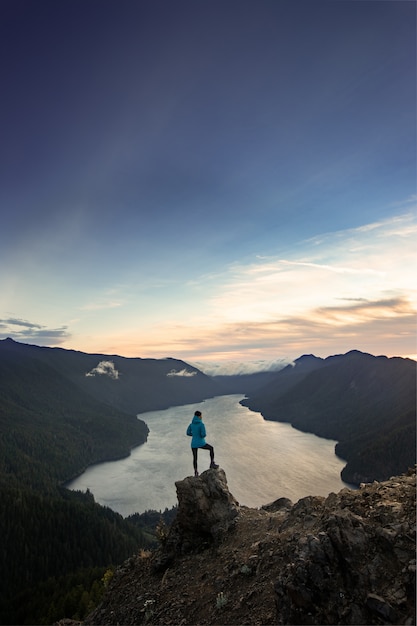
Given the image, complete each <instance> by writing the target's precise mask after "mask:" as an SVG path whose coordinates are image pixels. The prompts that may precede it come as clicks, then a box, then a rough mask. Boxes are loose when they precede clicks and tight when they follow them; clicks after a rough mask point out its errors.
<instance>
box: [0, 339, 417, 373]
mask: <svg viewBox="0 0 417 626" xmlns="http://www.w3.org/2000/svg"><path fill="white" fill-rule="evenodd" d="M7 340H9V341H13V342H14V343H19V344H21V345H28V346H31V347H38V348H59V349H62V350H69V351H70V350H74V348H63V347H62V346H45V345H44V346H38V345H36V344H27V343H23V342H21V341H18V340H16V339H14V338H13V337H6V338H5V339H0V341H7ZM76 352H81V353H84V354H90V355H91V354H92V355H97V356H102V357H107V358H108V359H111V358H112V357H119V358H126V359H143V360H146V359H154V358H157V360H162V361H163V360H169V359H177V360H179V361H183V362H184V363H185V364H186V365H189V366H191V367H193V368H195V369H198V370H200V371H201V372H202V373H203V374H206V375H207V376H239V375H247V374H257V373H265V372H279V371H280V370H281V369H284V368H285V367H286V366H287V365H292V364H294V362H295V361H296V360H297V359H300V358H302V357H305V356H313V357H316V358H321V359H326V358H329V357H333V356H338V355H339V354H340V353H335V354H328V355H326V356H318V355H315V354H310V353H305V352H304V353H302V354H299V355H298V356H297V357H296V358H295V359H288V358H285V357H281V358H279V357H277V358H276V359H273V360H266V359H264V360H257V361H213V360H211V361H193V360H190V361H186V360H185V359H181V357H172V356H165V357H146V356H125V355H123V354H105V353H102V352H96V351H93V352H84V351H83V350H76ZM349 352H362V353H363V351H362V350H357V349H356V348H352V349H350V350H347V351H346V353H342V354H348V353H349ZM366 354H370V355H371V356H374V357H385V358H387V359H390V358H404V359H410V360H413V361H417V359H416V358H415V357H412V356H406V357H403V356H399V355H391V356H389V355H386V354H371V353H366ZM101 365H103V367H102V368H100V366H101ZM93 372H94V373H96V374H102V375H108V376H110V377H115V378H118V375H119V372H118V371H117V370H115V368H114V363H112V362H111V361H105V362H99V363H98V364H97V366H96V367H95V368H94V370H93V371H92V372H86V376H91V375H93ZM175 375H177V376H181V375H183V376H187V375H190V373H189V372H188V371H184V372H176V373H175Z"/></svg>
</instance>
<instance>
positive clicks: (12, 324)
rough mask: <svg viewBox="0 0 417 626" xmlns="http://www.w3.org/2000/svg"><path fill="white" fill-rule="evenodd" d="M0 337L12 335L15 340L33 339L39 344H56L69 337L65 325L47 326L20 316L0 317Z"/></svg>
mask: <svg viewBox="0 0 417 626" xmlns="http://www.w3.org/2000/svg"><path fill="white" fill-rule="evenodd" d="M0 337H1V338H2V339H5V338H6V337H12V338H13V339H16V340H17V341H33V342H35V343H39V344H40V345H57V344H60V343H63V341H64V340H67V339H69V338H70V337H71V334H70V333H69V332H68V327H67V326H61V327H60V328H48V327H47V326H43V325H42V324H37V323H34V322H30V321H28V320H24V319H20V318H14V317H9V318H3V319H0Z"/></svg>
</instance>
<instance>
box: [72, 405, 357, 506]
mask: <svg viewBox="0 0 417 626" xmlns="http://www.w3.org/2000/svg"><path fill="white" fill-rule="evenodd" d="M241 399H242V396H241V395H229V396H218V397H216V398H210V399H209V400H205V401H204V402H201V403H197V404H190V405H185V406H177V407H172V408H169V409H166V410H164V411H152V412H149V413H142V414H140V415H139V416H138V417H140V419H142V420H144V421H145V422H146V423H147V425H148V427H149V430H150V432H149V436H148V441H147V442H146V443H145V444H144V445H141V446H139V447H137V448H135V449H134V450H132V453H131V455H130V456H129V457H128V458H125V459H122V460H120V461H113V462H110V463H100V464H97V465H94V466H92V467H90V468H88V469H87V470H86V471H85V472H84V473H83V474H82V475H81V476H79V477H78V478H76V479H75V480H73V481H72V482H71V483H69V485H68V487H69V488H70V489H73V490H74V489H78V490H81V491H85V490H86V489H87V488H88V489H89V490H90V491H91V492H92V493H93V494H94V497H95V499H96V501H97V502H99V503H100V504H102V505H104V506H108V507H110V508H111V509H113V510H114V511H117V512H119V513H121V514H122V515H124V516H127V515H130V514H132V513H136V512H137V513H143V512H144V511H146V510H148V509H155V510H157V511H159V510H164V509H165V508H166V507H168V508H171V507H172V506H174V505H176V504H177V497H176V490H175V481H177V480H182V479H183V478H185V477H186V476H192V475H193V473H194V472H193V465H192V453H191V448H190V443H191V439H190V438H189V437H187V436H186V434H185V431H186V429H187V426H188V424H189V423H190V421H191V419H192V417H193V415H194V411H196V410H197V409H198V410H200V411H201V412H202V413H203V421H204V423H205V425H206V430H207V437H206V440H207V442H208V443H211V444H212V445H213V446H214V449H215V455H216V462H217V463H218V464H219V466H220V467H221V468H222V469H224V471H225V472H226V476H227V482H228V486H229V490H230V492H231V493H232V494H233V495H234V496H235V498H236V499H237V500H238V501H239V502H240V504H243V505H246V506H250V507H259V506H262V505H263V504H267V503H268V502H272V501H273V500H276V499H277V498H280V497H286V498H290V500H292V501H293V502H296V501H297V500H299V499H300V498H303V497H304V496H308V495H323V496H326V495H328V494H329V493H330V492H332V491H334V492H338V491H340V489H342V488H343V487H346V484H345V483H343V481H342V480H341V478H340V472H341V470H342V468H343V467H344V465H345V462H344V461H342V460H341V459H339V458H338V457H337V456H336V455H335V453H334V447H335V444H336V442H335V441H332V440H328V439H321V438H320V437H316V436H315V435H311V434H308V433H303V432H300V431H298V430H296V429H294V428H292V426H291V425H289V424H282V423H279V422H271V421H267V420H264V419H263V417H262V415H261V414H260V413H256V412H253V411H250V410H249V409H248V408H247V407H243V406H241V405H240V404H239V401H240V400H241ZM198 460H199V467H198V469H199V471H200V473H201V472H203V471H204V470H206V469H208V467H209V463H210V457H209V453H208V451H206V450H199V452H198Z"/></svg>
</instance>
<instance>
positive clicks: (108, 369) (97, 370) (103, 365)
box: [86, 361, 119, 380]
mask: <svg viewBox="0 0 417 626" xmlns="http://www.w3.org/2000/svg"><path fill="white" fill-rule="evenodd" d="M96 374H97V375H99V376H108V377H109V378H112V379H113V380H117V379H118V378H119V372H118V371H117V369H116V368H115V366H114V363H113V362H112V361H100V363H99V364H98V365H97V366H96V367H94V368H93V369H92V370H91V371H90V372H87V374H86V376H96Z"/></svg>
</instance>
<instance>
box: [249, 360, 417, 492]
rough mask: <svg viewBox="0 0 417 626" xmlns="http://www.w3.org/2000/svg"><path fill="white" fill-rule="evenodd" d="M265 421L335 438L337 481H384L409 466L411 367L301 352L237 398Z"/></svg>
mask: <svg viewBox="0 0 417 626" xmlns="http://www.w3.org/2000/svg"><path fill="white" fill-rule="evenodd" d="M242 404H243V405H245V406H247V407H249V408H250V409H252V410H254V411H260V412H261V413H262V415H263V416H264V418H265V419H269V420H276V421H281V422H289V423H291V424H292V425H293V426H294V427H295V428H297V429H299V430H302V431H306V432H311V433H314V434H316V435H318V436H320V437H325V438H329V439H335V440H337V441H338V444H337V446H336V453H337V454H338V455H339V456H340V457H341V458H343V459H345V460H347V461H348V463H347V465H346V467H345V468H344V469H343V471H342V478H343V480H345V481H346V482H348V483H353V484H359V483H360V482H369V481H370V480H374V479H375V480H385V479H387V478H389V476H391V475H395V474H399V473H402V472H404V471H406V470H407V469H408V468H409V467H412V466H414V464H415V462H416V451H415V438H416V419H415V418H416V362H415V361H413V360H411V359H402V358H398V357H395V358H387V357H385V356H379V357H375V356H372V355H370V354H366V353H362V352H359V351H356V350H353V351H351V352H348V353H347V354H345V355H335V356H331V357H328V358H326V359H320V358H317V357H314V356H312V355H305V356H302V357H300V358H299V359H297V360H296V361H295V364H294V365H289V366H287V367H286V368H284V369H283V370H281V371H280V372H278V373H277V374H276V375H275V378H274V380H273V381H272V382H270V383H269V384H268V385H267V386H265V387H264V388H263V389H261V390H259V391H258V392H256V393H254V394H253V395H251V396H250V397H249V398H247V399H245V400H242Z"/></svg>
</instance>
